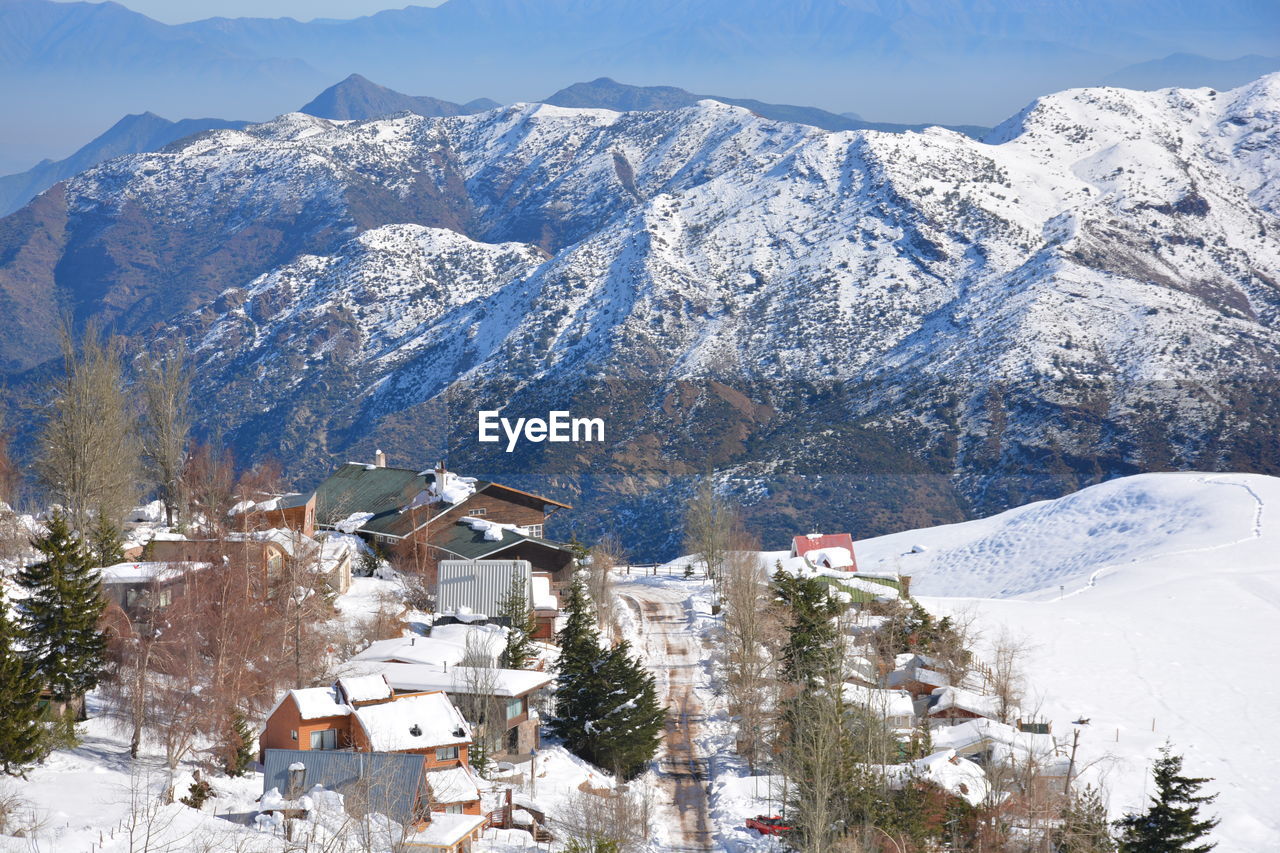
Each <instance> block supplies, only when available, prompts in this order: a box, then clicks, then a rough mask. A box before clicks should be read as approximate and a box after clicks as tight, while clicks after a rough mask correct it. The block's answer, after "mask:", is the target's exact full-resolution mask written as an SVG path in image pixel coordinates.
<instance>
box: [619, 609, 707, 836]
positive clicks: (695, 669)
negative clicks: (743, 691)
mask: <svg viewBox="0 0 1280 853" xmlns="http://www.w3.org/2000/svg"><path fill="white" fill-rule="evenodd" d="M619 594H620V596H621V598H622V599H623V601H625V602H627V605H628V606H629V607H631V608H633V610H634V611H635V615H636V618H637V620H638V621H639V622H640V628H641V632H640V636H641V638H642V640H641V645H640V646H639V647H638V648H637V649H636V651H637V652H639V653H640V655H641V656H642V658H643V659H644V661H645V663H646V664H647V665H648V666H649V668H650V670H651V671H652V672H653V674H654V677H655V679H656V681H657V686H658V690H659V693H660V694H662V701H663V702H665V703H666V705H667V708H668V711H667V729H666V734H665V736H664V738H663V743H662V748H661V752H660V753H659V763H658V766H659V771H660V778H661V783H662V789H663V790H664V791H665V793H666V795H667V796H666V797H665V798H664V801H663V802H660V803H658V804H657V805H658V807H659V808H660V809H661V810H662V811H665V812H670V820H669V821H666V822H665V823H666V825H667V826H668V827H670V828H671V829H672V830H673V831H672V836H673V837H672V838H671V839H670V843H669V844H668V845H667V846H666V847H665V848H664V849H667V850H687V851H705V850H712V849H714V845H713V843H712V838H713V836H712V832H711V826H710V822H709V820H708V816H707V783H708V773H707V761H706V757H705V756H702V755H701V754H700V753H699V750H698V747H697V742H698V734H699V728H700V726H701V725H702V722H703V720H704V716H705V711H704V709H703V706H702V702H701V700H700V699H699V697H698V692H697V689H696V688H697V687H698V686H699V684H700V683H701V682H702V680H703V677H704V672H705V666H704V662H705V658H706V656H707V650H706V649H705V648H704V646H703V642H702V638H701V636H700V635H699V634H697V633H695V632H694V631H692V630H690V626H689V619H688V614H687V612H686V609H685V598H684V596H683V594H682V593H681V591H680V590H678V589H671V588H668V587H662V586H647V585H641V584H626V585H625V586H623V587H622V589H621V590H620V591H619Z"/></svg>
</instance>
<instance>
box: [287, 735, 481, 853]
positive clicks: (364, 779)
mask: <svg viewBox="0 0 1280 853" xmlns="http://www.w3.org/2000/svg"><path fill="white" fill-rule="evenodd" d="M263 764H264V768H263V775H262V788H263V794H262V809H263V811H264V812H267V813H270V812H273V811H282V812H284V813H285V814H286V815H290V816H294V815H295V814H296V813H297V812H298V811H300V810H301V809H300V806H302V805H303V804H305V803H306V800H304V799H303V797H304V796H305V795H306V794H307V793H308V792H311V791H314V790H315V788H316V787H317V786H318V787H320V788H323V789H324V790H326V791H334V792H337V793H339V794H341V795H342V797H343V807H344V809H345V810H346V811H347V813H348V814H350V815H351V816H352V817H357V818H361V817H364V816H365V815H368V814H381V815H384V816H386V817H387V818H389V819H390V820H391V821H392V822H394V823H396V824H399V825H400V826H403V827H405V828H406V830H407V832H406V837H407V838H413V839H419V840H420V841H421V842H422V843H419V844H417V845H416V846H415V847H410V848H409V849H423V850H442V851H451V853H452V851H461V850H466V849H468V847H469V844H470V842H471V841H474V840H475V839H476V838H478V837H479V835H480V832H481V831H482V830H483V828H484V825H485V816H484V815H482V814H464V813H461V812H457V811H452V812H449V811H441V810H440V809H439V806H438V804H439V803H440V802H441V800H440V796H441V789H442V788H443V787H444V786H445V785H447V784H448V783H442V782H441V781H440V780H439V777H440V776H442V775H444V774H446V773H450V772H452V771H441V772H440V773H434V774H433V773H431V772H428V771H427V770H426V768H425V767H424V765H423V762H422V761H420V760H419V759H418V758H417V757H416V756H414V755H407V754H401V753H378V752H373V753H370V752H338V751H332V750H328V751H320V750H301V749H269V750H267V751H266V754H265V756H264V759H263ZM447 796H453V794H448V795H447Z"/></svg>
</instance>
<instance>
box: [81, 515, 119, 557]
mask: <svg viewBox="0 0 1280 853" xmlns="http://www.w3.org/2000/svg"><path fill="white" fill-rule="evenodd" d="M88 550H89V557H90V559H91V561H92V563H93V565H95V566H114V565H115V564H116V563H122V562H124V542H123V540H122V538H121V535H120V528H119V527H117V526H116V525H115V523H113V522H112V521H111V518H110V517H109V516H108V515H107V514H106V513H104V512H100V513H98V516H97V518H96V519H95V520H94V522H93V529H92V530H90V531H89V549H88Z"/></svg>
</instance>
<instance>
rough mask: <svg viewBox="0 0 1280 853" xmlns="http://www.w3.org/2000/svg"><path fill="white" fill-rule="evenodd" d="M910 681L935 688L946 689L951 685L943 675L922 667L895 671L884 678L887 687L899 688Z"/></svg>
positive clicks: (910, 667)
mask: <svg viewBox="0 0 1280 853" xmlns="http://www.w3.org/2000/svg"><path fill="white" fill-rule="evenodd" d="M911 681H919V682H920V683H921V684H927V685H930V686H932V687H935V688H938V687H946V686H947V685H949V684H950V683H951V679H949V678H947V676H946V675H945V674H944V673H941V672H938V671H936V670H932V669H926V668H925V667H923V666H909V667H904V668H902V669H895V670H894V671H893V672H891V673H889V675H888V676H886V678H885V684H887V685H888V686H889V687H899V686H901V685H903V684H906V683H908V682H911Z"/></svg>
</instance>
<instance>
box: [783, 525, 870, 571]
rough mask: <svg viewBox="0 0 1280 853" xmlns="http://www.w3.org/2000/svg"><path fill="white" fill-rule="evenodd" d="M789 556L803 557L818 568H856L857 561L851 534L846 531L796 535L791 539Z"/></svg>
mask: <svg viewBox="0 0 1280 853" xmlns="http://www.w3.org/2000/svg"><path fill="white" fill-rule="evenodd" d="M791 556H792V557H804V558H805V559H807V560H808V561H809V563H810V564H811V565H813V566H815V567H816V568H820V569H839V570H841V571H846V572H856V571H857V570H858V561H857V559H856V558H855V557H854V556H853V536H852V535H851V534H848V533H829V534H822V533H809V534H806V535H804V536H796V537H794V538H793V539H792V540H791Z"/></svg>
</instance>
